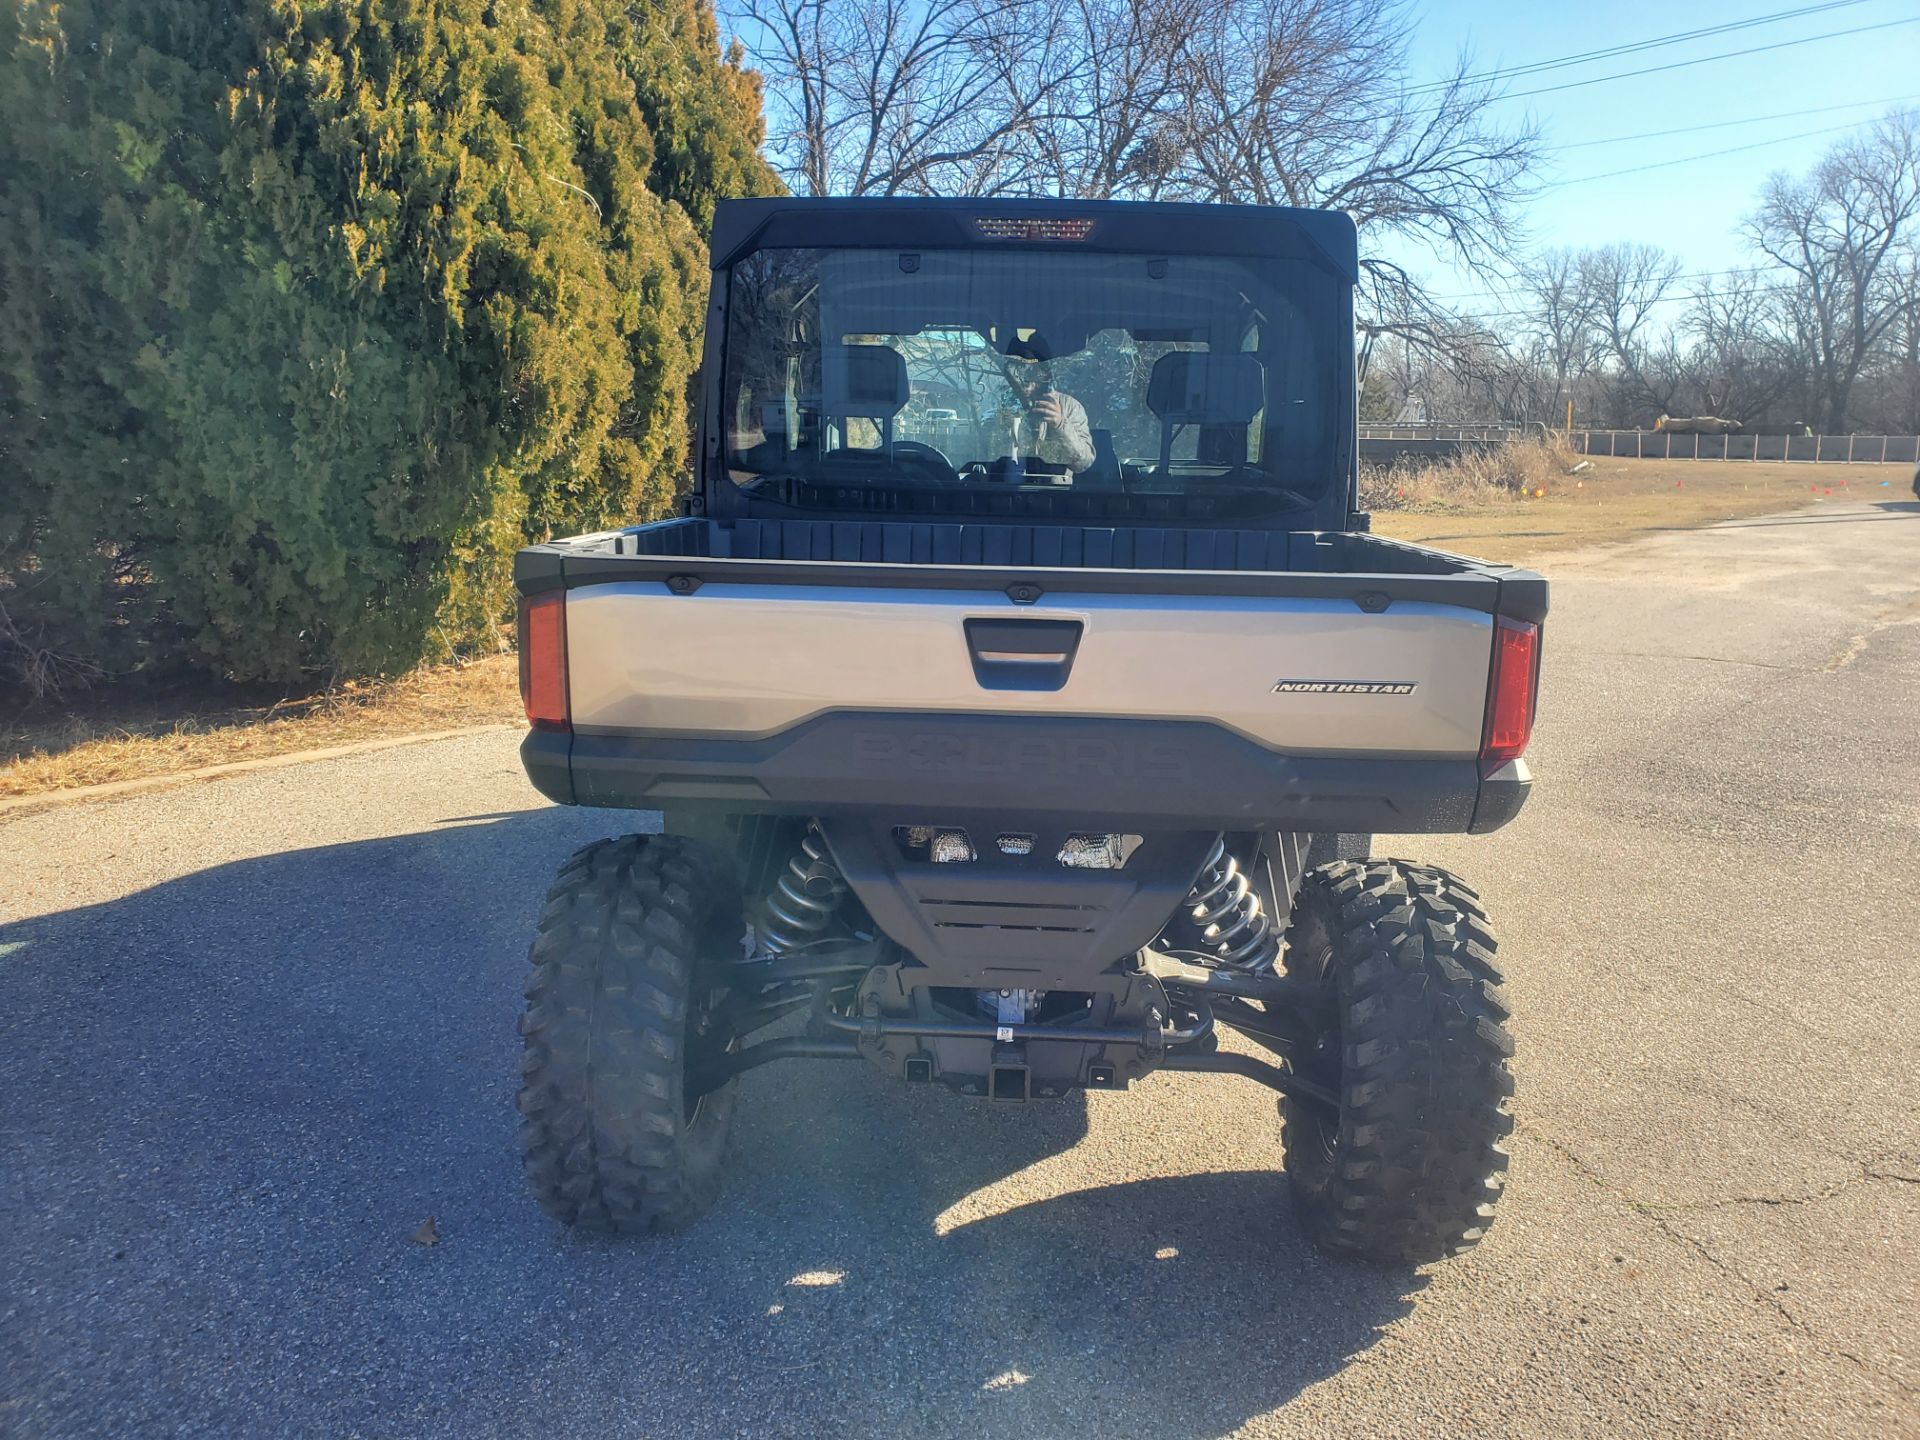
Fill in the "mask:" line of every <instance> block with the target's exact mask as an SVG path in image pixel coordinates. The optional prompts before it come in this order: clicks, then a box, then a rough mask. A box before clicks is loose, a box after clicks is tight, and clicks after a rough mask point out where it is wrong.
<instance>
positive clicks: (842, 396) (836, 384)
mask: <svg viewBox="0 0 1920 1440" xmlns="http://www.w3.org/2000/svg"><path fill="white" fill-rule="evenodd" d="M820 368H821V377H820V378H821V381H822V383H823V384H824V385H825V388H826V392H827V394H826V402H827V410H828V412H829V413H831V414H834V415H855V416H859V417H860V418H862V419H866V420H890V419H892V418H893V417H894V416H895V415H898V414H899V413H900V412H901V410H903V409H905V408H906V403H907V397H908V394H909V393H910V392H909V390H908V387H907V360H906V357H905V356H904V355H902V354H901V353H900V352H899V351H898V350H895V349H894V348H893V347H892V346H891V345H828V346H825V347H823V349H822V350H821V354H820Z"/></svg>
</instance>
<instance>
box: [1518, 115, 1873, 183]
mask: <svg viewBox="0 0 1920 1440" xmlns="http://www.w3.org/2000/svg"><path fill="white" fill-rule="evenodd" d="M1859 128H1860V122H1858V121H1856V122H1854V123H1853V124H1851V125H1828V126H1825V127H1823V128H1822V129H1819V130H1802V131H1801V132H1800V133H1799V134H1797V135H1777V136H1775V137H1774V138H1773V139H1771V140H1755V141H1754V142H1753V143H1752V144H1750V145H1729V146H1728V147H1727V148H1726V149H1724V150H1708V151H1705V152H1703V153H1702V154H1699V155H1681V156H1679V157H1677V158H1675V159H1672V160H1655V161H1652V162H1651V163H1649V164H1646V165H1630V166H1628V167H1627V168H1626V169H1624V170H1603V171H1601V172H1600V173H1599V174H1598V175H1576V176H1574V177H1573V178H1572V179H1571V180H1554V181H1552V182H1550V183H1548V184H1547V185H1544V186H1542V187H1541V188H1542V189H1546V190H1560V189H1564V188H1565V187H1566V186H1568V185H1585V184H1586V183H1587V182H1588V181H1590V180H1613V179H1616V178H1617V177H1619V176H1621V175H1640V174H1644V173H1645V172H1646V171H1648V170H1665V169H1667V168H1669V167H1671V166H1674V165H1691V164H1693V163H1695V162H1696V161H1699V160H1717V159H1719V158H1720V157H1721V156H1722V155H1743V154H1745V153H1746V152H1747V151H1749V150H1764V149H1766V148H1767V146H1769V145H1784V144H1786V143H1787V142H1788V141H1789V140H1807V139H1811V138H1812V137H1813V136H1815V135H1838V134H1839V133H1840V132H1841V131H1842V130H1857V129H1859Z"/></svg>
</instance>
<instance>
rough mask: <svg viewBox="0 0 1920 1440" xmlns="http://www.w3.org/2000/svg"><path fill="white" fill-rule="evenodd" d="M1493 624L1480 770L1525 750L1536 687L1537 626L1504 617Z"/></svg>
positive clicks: (1495, 620)
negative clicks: (1491, 667) (1491, 663)
mask: <svg viewBox="0 0 1920 1440" xmlns="http://www.w3.org/2000/svg"><path fill="white" fill-rule="evenodd" d="M1493 624H1494V630H1493V671H1492V673H1491V674H1490V675H1489V676H1488V678H1487V723H1486V729H1485V731H1484V732H1483V738H1482V739H1481V741H1480V769H1481V771H1482V773H1485V772H1487V771H1490V770H1493V769H1494V768H1496V767H1498V766H1501V765H1504V764H1506V763H1507V762H1508V761H1509V760H1518V759H1519V758H1520V757H1521V756H1522V755H1523V754H1525V753H1526V749H1527V741H1528V739H1530V738H1531V737H1532V735H1533V710H1534V704H1535V701H1536V699H1537V692H1538V690H1539V687H1540V627H1539V626H1538V625H1533V624H1529V623H1527V622H1525V621H1520V620H1509V619H1506V618H1505V617H1504V616H1496V617H1495V618H1494V622H1493Z"/></svg>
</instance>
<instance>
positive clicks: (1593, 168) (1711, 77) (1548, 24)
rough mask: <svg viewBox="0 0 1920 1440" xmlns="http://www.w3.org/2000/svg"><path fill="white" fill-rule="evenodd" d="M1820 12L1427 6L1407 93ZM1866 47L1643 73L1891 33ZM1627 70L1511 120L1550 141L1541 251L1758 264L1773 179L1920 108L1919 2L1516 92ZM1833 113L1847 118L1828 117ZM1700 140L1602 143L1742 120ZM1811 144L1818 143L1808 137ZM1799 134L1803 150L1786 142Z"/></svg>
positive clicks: (1443, 2)
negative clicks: (1630, 246)
mask: <svg viewBox="0 0 1920 1440" xmlns="http://www.w3.org/2000/svg"><path fill="white" fill-rule="evenodd" d="M1810 3H1818V0H1751V3H1748V4H1745V5H1741V4H1731V3H1705V4H1693V5H1673V4H1665V5H1662V4H1652V3H1644V0H1619V3H1615V4H1611V5H1607V6H1604V7H1602V6H1598V5H1594V6H1587V5H1547V4H1539V3H1522V0H1429V3H1426V4H1424V5H1421V6H1419V8H1418V12H1417V13H1418V16H1419V23H1418V30H1417V32H1416V35H1415V40H1414V46H1413V52H1412V57H1411V58H1412V74H1411V75H1410V77H1409V79H1410V82H1411V83H1414V84H1418V83H1420V82H1421V81H1423V80H1428V79H1432V78H1435V77H1437V76H1439V75H1440V74H1442V73H1444V72H1445V71H1446V70H1447V68H1448V67H1449V66H1450V65H1451V64H1452V62H1453V61H1454V59H1455V57H1456V56H1457V55H1458V53H1459V52H1460V51H1461V50H1462V49H1463V48H1464V49H1466V50H1468V51H1470V52H1471V54H1472V56H1473V58H1474V61H1475V64H1474V69H1475V70H1477V71H1478V70H1491V69H1496V68H1502V67H1507V66H1513V65H1525V64H1529V63H1532V62H1536V61H1543V60H1550V59H1557V58H1559V57H1561V56H1567V55H1573V54H1576V53H1580V52H1584V51H1591V50H1597V49H1603V48H1607V47H1611V46H1616V45H1623V44H1629V43H1632V42H1634V41H1639V40H1650V39H1654V38H1656V37H1659V36H1663V35H1672V34H1675V33H1676V32H1680V31H1687V30H1697V29H1701V28H1704V27H1707V26H1711V25H1718V24H1725V23H1728V22H1733V21H1739V20H1745V19H1750V18H1753V17H1756V16H1760V15H1767V14H1775V13H1778V12H1780V11H1783V10H1797V9H1801V8H1803V7H1805V6H1806V5H1808V4H1810ZM1908 19H1912V20H1914V21H1915V22H1916V23H1912V24H1902V25H1895V26H1892V27H1891V28H1886V29H1877V30H1873V31H1870V32H1869V33H1865V34H1855V35H1846V36H1839V37H1836V38H1833V39H1826V40H1815V41H1812V42H1811V43H1807V44H1797V45H1791V46H1789V47H1787V48H1782V49H1776V50H1771V51H1768V52H1766V53H1763V54H1756V55H1745V56H1740V57H1737V58H1732V59H1724V60H1710V61H1704V62H1703V63H1700V64H1694V65H1688V66H1686V67H1685V68H1683V69H1673V70H1668V71H1666V72H1664V73H1660V74H1642V73H1639V72H1640V71H1642V70H1643V69H1645V68H1648V67H1652V66H1658V65H1669V64H1672V63H1674V62H1676V61H1687V60H1694V59H1697V58H1701V57H1705V56H1709V55H1719V54H1723V53H1725V52H1727V51H1734V50H1747V49H1750V48H1752V47H1755V46H1761V45H1774V44H1777V43H1779V42H1781V41H1794V40H1800V39H1803V38H1805V37H1809V36H1815V35H1821V34H1825V33H1828V32H1831V31H1839V30H1854V29H1857V28H1859V27H1862V26H1870V25H1884V24H1885V23H1886V22H1888V21H1901V20H1908ZM1622 72H1628V73H1629V76H1630V78H1626V79H1618V80H1610V81H1607V82H1606V83H1603V84H1594V85H1585V86H1581V87H1579V88H1572V89H1562V90H1558V91H1556V92H1555V93H1552V94H1545V95H1535V96H1532V97H1528V98H1514V99H1511V100H1506V101H1503V102H1502V103H1501V107H1500V109H1501V113H1503V114H1513V115H1515V116H1524V115H1525V114H1527V113H1531V114H1532V115H1533V116H1534V117H1535V118H1536V119H1537V120H1538V121H1539V122H1540V124H1541V127H1542V130H1543V133H1544V140H1545V143H1546V144H1547V145H1549V146H1553V147H1578V148H1561V149H1556V150H1555V151H1554V153H1552V154H1551V155H1550V156H1549V157H1548V159H1549V163H1548V166H1547V167H1546V171H1545V176H1544V178H1546V179H1547V180H1550V181H1572V182H1575V183H1569V184H1563V185H1561V186H1558V187H1557V188H1553V189H1548V190H1546V191H1545V192H1544V193H1542V194H1541V195H1540V196H1539V197H1538V199H1536V200H1535V201H1534V202H1533V203H1532V204H1531V205H1530V206H1529V207H1528V210H1527V219H1528V226H1529V230H1530V233H1531V236H1532V240H1533V242H1534V243H1535V244H1536V245H1568V246H1582V245H1594V244H1605V243H1610V242H1613V241H1620V240H1626V241H1642V242H1646V243H1648V244H1653V245H1659V246H1661V247H1662V248H1664V249H1667V250H1670V251H1673V252H1674V253H1675V254H1677V255H1679V256H1680V257H1681V258H1682V260H1683V261H1684V262H1685V264H1684V268H1685V270H1686V271H1688V272H1701V271H1716V270H1724V269H1727V268H1729V267H1732V266H1737V265H1743V264H1747V263H1750V256H1749V254H1748V252H1747V251H1746V249H1745V247H1744V246H1743V245H1742V243H1741V241H1740V238H1739V235H1738V233H1737V226H1738V223H1739V221H1740V219H1741V217H1742V216H1744V215H1746V214H1747V213H1748V212H1749V211H1750V210H1751V209H1752V208H1753V204H1754V198H1755V196H1756V195H1757V193H1758V192H1759V189H1760V186H1761V184H1762V183H1763V181H1764V180H1765V179H1766V177H1767V175H1768V174H1769V173H1770V172H1772V171H1774V170H1778V169H1784V170H1788V171H1802V170H1805V169H1807V168H1809V167H1810V166H1811V165H1812V164H1813V163H1814V162H1815V161H1817V160H1818V159H1819V157H1820V155H1821V154H1822V152H1823V151H1824V150H1825V149H1826V148H1827V147H1828V146H1829V145H1831V144H1833V143H1834V142H1835V141H1836V140H1838V139H1840V138H1841V137H1842V135H1844V134H1845V133H1846V132H1847V131H1848V130H1849V129H1852V128H1855V127H1857V126H1859V125H1861V124H1863V123H1865V122H1869V121H1871V120H1872V119H1874V118H1875V117H1876V116H1878V115H1880V114H1881V113H1883V112H1884V111H1885V110H1887V109H1889V108H1892V107H1891V105H1890V104H1875V105H1868V104H1861V103H1859V102H1864V101H1892V100H1894V99H1896V98H1898V97H1909V98H1908V99H1907V101H1906V103H1907V104H1909V105H1912V106H1920V4H1916V3H1914V0H1859V3H1854V4H1848V5H1842V6H1838V7H1836V8H1830V9H1825V10H1823V11H1822V12H1821V13H1818V14H1811V15H1802V16H1799V17H1796V18H1794V19H1789V20H1782V21H1779V22H1777V23H1773V24H1767V25H1757V26H1754V27H1752V28H1749V29H1744V30H1737V31H1733V32H1730V33H1727V34H1722V35H1716V36H1708V37H1703V38H1701V39H1697V40H1692V41H1687V42H1684V43H1678V44H1673V45H1668V46H1663V47H1661V48H1659V49H1657V50H1650V51H1643V52H1641V53H1639V54H1636V55H1629V56H1622V57H1618V58H1615V59H1612V60H1601V61H1597V62H1595V63H1592V64H1583V65H1577V66H1570V67H1568V68H1565V69H1557V70H1552V71H1549V72H1546V73H1544V74H1539V75H1533V76H1523V77H1520V78H1517V79H1514V80H1512V81H1509V82H1507V88H1508V89H1509V91H1511V92H1516V94H1517V92H1519V91H1522V90H1534V89H1540V88H1543V87H1546V86H1550V85H1565V84H1567V83H1568V82H1570V81H1578V80H1587V79H1591V78H1594V77H1597V76H1603V75H1617V74H1620V73H1622ZM1831 106H1852V107H1854V108H1848V109H1828V108H1827V107H1831ZM1809 110H1820V111H1822V112H1823V113H1819V114H1800V115H1796V116H1793V117H1791V118H1780V119H1766V120H1762V119H1758V118H1756V117H1761V116H1776V115H1780V114H1781V113H1782V112H1785V111H1809ZM1747 120H1752V122H1753V123H1750V124H1748V123H1742V124H1733V125H1726V126H1725V127H1724V128H1720V129H1711V130H1700V131H1698V132H1696V133H1693V134H1686V135H1668V136H1662V137H1660V138H1658V139H1649V140H1640V141H1633V142H1629V143H1623V144H1593V143H1591V142H1594V141H1604V140H1611V139H1613V138H1615V137H1618V136H1626V135H1639V134H1644V133H1645V132H1647V131H1654V130H1668V129H1678V128H1680V127H1685V126H1696V125H1716V124H1719V123H1720V122H1723V121H1747ZM1808 131H1821V132H1823V133H1820V134H1817V135H1808V134H1806V133H1805V132H1808ZM1794 136H1799V137H1801V138H1797V139H1794V138H1783V137H1794ZM1772 140H1780V143H1778V144H1767V145H1765V146H1764V147H1762V148H1757V149H1751V150H1744V151H1743V152H1742V153H1739V154H1732V155H1725V156H1721V157H1719V158H1715V159H1707V160H1701V161H1699V162H1698V163H1691V164H1678V165H1668V166H1665V167H1663V168H1659V169H1652V170H1647V171H1645V172H1644V173H1640V174H1635V175H1626V176H1618V177H1615V178H1611V179H1592V180H1587V179H1585V178H1584V177H1588V176H1598V175H1601V174H1603V173H1604V172H1608V171H1615V170H1624V169H1627V168H1629V167H1634V166H1644V165H1649V164H1653V163H1654V162H1658V161H1668V160H1678V159H1682V158H1684V157H1687V156H1695V155H1703V154H1706V153H1707V152H1710V151H1719V150H1726V149H1729V148H1731V147H1734V146H1748V145H1753V144H1755V143H1756V142H1760V141H1772ZM1394 254H1395V258H1397V259H1401V260H1403V261H1404V262H1405V263H1408V264H1409V266H1410V268H1413V269H1414V270H1415V271H1416V272H1417V273H1421V274H1424V275H1426V276H1428V277H1429V278H1430V279H1431V280H1432V281H1433V282H1434V286H1435V289H1436V290H1437V291H1439V292H1440V293H1442V294H1458V295H1461V297H1462V298H1460V299H1459V300H1457V301H1455V302H1452V303H1454V304H1457V305H1458V307H1459V308H1461V309H1462V310H1473V309H1476V308H1480V307H1483V306H1484V307H1486V308H1490V309H1499V308H1501V307H1502V304H1503V302H1502V300H1501V299H1500V298H1499V297H1498V296H1493V295H1489V296H1484V297H1483V296H1478V295H1474V294H1471V293H1464V292H1477V291H1482V290H1486V289H1489V288H1490V287H1489V286H1488V285H1487V283H1486V282H1484V281H1481V280H1479V279H1476V278H1474V277H1472V276H1470V275H1465V276H1463V275H1461V274H1460V273H1459V272H1457V271H1456V270H1455V269H1454V268H1453V267H1451V266H1449V265H1447V264H1444V263H1441V262H1437V261H1434V260H1432V259H1430V258H1426V257H1424V256H1422V255H1420V254H1418V253H1410V252H1404V251H1401V250H1400V249H1398V248H1397V247H1396V249H1395V252H1394Z"/></svg>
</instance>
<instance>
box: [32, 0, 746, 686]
mask: <svg viewBox="0 0 1920 1440" xmlns="http://www.w3.org/2000/svg"><path fill="white" fill-rule="evenodd" d="M0 27H3V28H0V137H3V138H0V606H3V607H5V611H6V615H5V618H4V619H0V651H5V652H6V653H8V654H10V655H11V658H12V663H13V665H14V668H15V669H16V670H22V671H23V670H25V669H27V668H28V664H27V663H26V662H30V661H31V658H32V656H33V654H34V653H35V652H36V651H52V652H55V653H58V654H62V655H66V656H71V657H77V658H79V659H80V660H82V661H84V662H87V663H91V664H94V665H97V666H99V667H101V668H104V669H106V670H108V671H109V672H121V671H126V670H129V669H133V668H138V667H143V666H144V667H151V668H162V667H167V666H170V665H173V664H176V663H178V662H180V661H182V660H186V661H190V662H191V663H193V664H195V665H197V666H198V667H200V668H202V669H205V670H208V671H212V672H215V673H220V674H226V675H232V676H235V677H240V678H247V679H274V680H293V679H298V678H302V677H310V676H313V675H315V674H316V673H319V674H326V673H366V672H371V671H377V670H391V669H395V668H399V667H402V666H405V665H407V664H410V663H412V662H414V661H416V660H418V659H420V658H422V657H432V656H437V655H444V654H447V653H450V652H453V651H457V650H461V649H465V648H469V647H473V646H476V645H485V644H487V643H488V642H489V640H490V638H491V636H492V635H493V634H494V633H495V627H496V626H497V624H498V622H499V621H500V619H501V618H502V617H503V615H504V613H505V609H506V606H507V604H508V603H509V598H510V584H509V573H510V564H511V557H512V553H513V550H514V549H515V548H516V547H517V546H518V545H519V544H520V543H522V541H523V540H524V539H525V538H528V537H532V538H541V537H544V536H545V535H547V534H550V533H561V532H568V531H573V530H579V529H590V528H600V527H604V526H607V525H611V524H618V523H624V522H626V521H628V520H630V519H632V518H634V517H635V516H650V515H655V514H658V513H660V512H661V511H662V510H663V509H664V508H665V507H666V505H667V504H668V502H669V500H670V498H671V496H672V493H673V490H674V488H675V484H676V480H677V478H678V476H679V475H680V473H681V472H682V469H683V466H684V461H685V452H686V408H685V395H686V389H687V384H688V380H689V377H690V375H691V374H692V370H693V367H694V365H695V364H696V362H697V359H698V345H699V337H700V329H701V319H702V313H703V308H704V307H703V298H704V290H705V275H704V270H705V254H704V250H703V248H702V244H701V240H700V232H701V231H703V230H704V226H705V224H706V222H707V221H708V220H709V219H710V217H711V213H712V203H713V199H714V196H715V195H716V194H717V193H721V192H724V191H726V190H728V189H734V190H741V191H755V190H765V189H766V188H767V187H768V186H769V185H770V184H771V179H770V176H769V175H768V174H767V172H766V171H765V167H764V166H760V165H759V163H758V161H757V159H755V158H754V148H755V146H756V145H757V142H758V139H759V131H758V118H757V117H758V111H757V108H754V106H753V105H752V104H750V103H749V102H750V101H753V100H755V99H756V98H757V96H756V91H755V89H754V86H753V83H752V78H751V77H750V76H749V75H747V74H745V73H744V72H743V71H742V70H741V69H740V68H739V67H738V65H737V64H736V63H731V62H729V61H728V60H727V59H725V58H724V57H722V56H721V55H720V54H719V51H718V46H717V40H716V36H715V31H714V26H713V21H712V17H711V14H710V12H709V11H708V10H707V8H706V5H705V3H704V0H700V3H696V0H662V3H657V4H649V5H643V6H627V5H619V4H615V3H612V0H492V3H487V0H244V3H228V0H65V3H62V4H60V5H59V6H57V7H56V6H53V5H51V4H46V3H43V0H0ZM649 116H652V117H654V123H655V124H656V125H657V126H658V127H659V130H658V135H656V133H655V131H654V130H653V129H651V128H650V127H649V123H648V117H649ZM661 137H664V139H665V144H664V146H663V144H662V140H661ZM696 222H697V227H698V228H697V227H696ZM9 636H11V639H9ZM6 663H7V661H6V660H5V659H0V665H4V664H6Z"/></svg>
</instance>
